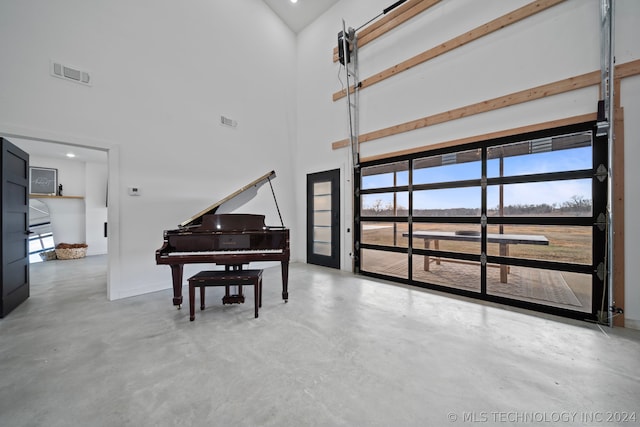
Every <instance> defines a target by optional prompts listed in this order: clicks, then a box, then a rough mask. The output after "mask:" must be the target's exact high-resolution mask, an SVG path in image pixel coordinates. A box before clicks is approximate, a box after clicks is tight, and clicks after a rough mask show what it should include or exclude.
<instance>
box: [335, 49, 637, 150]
mask: <svg viewBox="0 0 640 427" xmlns="http://www.w3.org/2000/svg"><path fill="white" fill-rule="evenodd" d="M638 74H640V59H637V60H635V61H630V62H625V63H624V64H620V65H616V68H615V73H614V76H616V79H615V80H616V81H618V80H619V79H621V78H624V77H630V76H634V75H638ZM596 84H600V71H592V72H590V73H586V74H582V75H580V76H576V77H570V78H568V79H564V80H559V81H557V82H554V83H549V84H546V85H542V86H538V87H535V88H532V89H527V90H523V91H520V92H514V93H511V94H509V95H505V96H500V97H498V98H493V99H490V100H487V101H482V102H478V103H476V104H471V105H467V106H465V107H460V108H457V109H455V110H450V111H445V112H444V113H438V114H434V115H431V116H427V117H423V118H420V119H417V120H412V121H410V122H406V123H402V124H399V125H395V126H391V127H388V128H384V129H380V130H376V131H373V132H369V133H365V134H362V135H360V136H358V141H359V142H360V143H362V142H367V141H373V140H375V139H378V138H383V137H386V136H391V135H396V134H398V133H403V132H408V131H411V130H415V129H420V128H423V127H427V126H432V125H434V124H439V123H444V122H447V121H450V120H456V119H459V118H462V117H467V116H471V115H474V114H479V113H484V112H487V111H493V110H497V109H499V108H504V107H509V106H511V105H516V104H521V103H523V102H527V101H533V100H535V99H540V98H544V97H547V96H551V95H557V94H560V93H564V92H569V91H572V90H576V89H582V88H585V87H588V86H593V85H596ZM348 145H349V140H348V139H342V140H340V141H336V142H333V143H332V144H331V147H332V149H334V150H337V149H339V148H344V147H347V146H348Z"/></svg>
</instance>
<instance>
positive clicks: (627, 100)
mask: <svg viewBox="0 0 640 427" xmlns="http://www.w3.org/2000/svg"><path fill="white" fill-rule="evenodd" d="M391 3H392V2H389V1H387V0H351V1H341V2H339V3H338V4H337V5H336V6H334V7H333V8H332V9H330V10H329V11H328V12H327V13H325V14H324V15H323V16H322V17H321V18H320V19H319V20H317V21H316V22H314V23H313V24H312V25H311V26H309V27H307V28H306V29H305V30H303V32H302V33H301V34H300V35H299V37H298V59H297V61H298V62H297V64H298V86H297V87H298V98H297V99H298V113H297V117H298V138H297V139H298V140H299V141H300V146H299V148H298V149H297V150H296V151H295V163H294V164H295V165H296V166H295V174H296V176H299V177H300V178H302V177H304V176H305V175H306V174H307V173H310V172H318V171H322V170H326V169H332V168H335V167H342V168H343V172H345V173H344V175H343V188H344V189H346V190H348V189H350V187H351V182H350V181H349V179H350V176H349V170H350V166H349V156H350V153H349V150H348V149H340V150H332V149H331V143H332V142H334V141H338V140H342V139H345V138H347V137H348V134H349V133H348V127H347V126H348V120H347V106H346V99H344V98H343V99H341V100H339V101H338V102H335V103H334V102H333V101H332V99H331V96H332V94H333V93H334V92H337V91H339V90H340V89H341V88H342V86H341V83H340V80H339V78H338V75H339V76H340V78H342V80H343V81H344V73H343V72H340V74H339V64H338V63H333V62H332V61H331V58H332V49H333V47H334V46H335V45H336V44H337V33H338V32H339V31H340V30H341V29H342V19H344V20H345V22H346V25H347V27H354V28H356V27H359V26H360V25H362V24H364V23H365V22H367V21H368V20H369V19H370V18H373V17H374V16H376V15H378V14H379V13H380V12H381V11H382V10H383V9H384V8H385V7H387V6H389V5H390V4H391ZM528 3H529V1H528V0H517V1H515V0H514V1H508V2H505V1H502V0H485V1H482V2H478V1H474V0H456V1H447V2H441V3H439V4H438V5H436V6H434V7H433V8H431V9H429V10H428V11H426V12H424V13H422V14H421V15H420V16H418V17H416V18H414V19H412V20H411V21H409V22H407V23H405V24H403V25H402V26H401V27H400V28H397V29H395V30H392V31H391V32H389V33H387V34H386V35H384V36H383V37H381V38H379V39H377V40H376V41H374V42H372V43H370V44H368V45H366V46H364V47H363V48H362V49H360V51H359V65H360V70H359V71H360V77H361V79H364V78H366V77H370V76H372V75H374V74H376V73H378V72H381V71H382V70H384V69H386V68H388V67H391V66H393V65H395V64H397V63H399V62H401V61H403V60H406V59H408V58H410V57H412V56H414V55H416V54H418V53H420V52H423V51H425V50H427V49H429V48H432V47H435V46H437V45H438V44H440V43H443V42H445V41H447V40H449V39H451V38H453V37H456V36H458V35H460V34H463V33H465V32H467V31H469V30H471V29H473V28H475V27H478V26H480V25H482V24H484V23H486V22H488V21H490V20H492V19H495V18H497V17H499V16H501V15H503V14H505V13H508V12H510V11H512V10H514V9H516V8H518V7H521V6H523V5H525V4H528ZM599 4H600V2H599V1H598V0H568V1H566V2H564V3H561V4H559V5H557V6H555V7H553V8H552V9H549V10H547V11H543V12H541V13H539V14H537V15H535V16H533V17H530V18H528V19H526V20H525V21H522V22H519V23H516V24H514V25H512V26H509V27H507V28H504V29H502V30H500V31H498V32H496V33H493V34H491V35H488V36H486V37H484V38H482V39H481V40H477V41H474V42H472V43H469V44H467V45H465V46H463V47H460V48H458V49H456V50H454V51H452V52H449V53H446V54H444V55H441V56H439V57H437V58H435V59H433V60H431V61H428V62H426V63H423V64H421V65H418V66H416V67H414V68H412V69H410V70H409V71H406V72H404V73H402V74H399V75H397V76H395V77H392V78H390V79H387V80H385V81H383V82H381V83H379V84H377V85H375V86H371V87H369V88H367V89H365V90H363V91H362V92H361V94H360V103H359V107H360V133H366V132H371V131H375V130H378V129H381V128H385V127H388V126H392V125H396V124H400V123H403V122H407V121H410V120H414V119H418V118H421V117H425V116H428V115H431V114H436V113H441V112H445V111H447V110H451V109H454V108H457V107H463V106H465V105H469V104H472V103H476V102H480V101H483V100H487V99H491V98H494V97H497V96H501V95H507V94H509V93H512V92H516V91H520V90H524V89H528V88H531V87H534V86H538V85H542V84H545V83H551V82H554V81H558V80H562V79H565V78H568V77H573V76H576V75H580V74H583V73H587V72H591V71H596V70H599V69H600V34H599V28H600V16H599ZM615 5H616V11H617V13H616V35H615V42H616V60H617V63H618V64H621V63H624V62H628V61H631V60H635V59H638V58H640V46H639V45H638V43H637V41H638V40H640V2H637V1H635V0H616V2H615ZM622 88H623V94H622V104H623V106H624V108H625V117H626V121H625V139H626V152H625V154H626V155H625V180H626V183H627V185H626V190H625V199H626V206H625V211H626V218H627V221H626V224H625V234H626V236H625V237H626V239H625V242H626V247H625V265H626V270H625V276H626V284H625V293H626V301H625V314H626V319H627V325H628V326H632V327H638V328H640V284H639V283H638V280H637V277H640V265H639V264H638V263H637V262H636V261H635V260H637V259H638V258H640V224H638V223H637V222H636V221H634V220H633V218H634V217H635V215H634V214H633V212H637V211H638V209H640V206H639V205H638V200H639V198H638V189H637V186H635V185H633V183H634V182H637V181H638V179H639V177H638V174H639V172H638V168H637V167H635V164H636V163H637V162H638V159H640V152H639V151H638V148H637V145H638V144H635V141H636V140H637V139H638V138H639V137H640V128H639V127H638V126H639V125H638V120H637V117H638V114H639V113H640V104H638V99H640V96H639V95H640V77H638V76H635V77H632V78H628V79H625V80H624V82H623V85H622ZM598 98H599V92H598V89H597V88H596V87H593V88H586V89H582V90H578V91H574V92H570V93H566V94H562V95H556V96H552V97H547V98H544V99H540V100H537V101H533V102H528V103H526V104H520V105H517V106H513V107H509V108H504V109H500V110H495V111H492V112H488V113H483V114H478V115H475V116H470V117H466V118H463V119H459V120H454V121H450V122H447V123H442V124H439V125H435V126H430V127H426V128H423V129H419V130H414V131H411V132H407V133H404V134H400V135H396V136H392V137H387V138H382V139H378V140H375V141H371V142H366V143H363V144H362V145H361V155H362V156H363V157H367V156H372V155H377V154H384V153H389V152H395V151H398V150H402V149H408V148H413V147H422V146H427V145H430V144H434V143H438V142H444V141H448V140H453V139H457V138H462V137H466V136H474V135H481V134H484V133H488V132H493V131H500V130H505V129H510V128H515V127H519V126H525V125H529V124H536V123H540V122H545V121H549V120H555V119H561V118H567V117H571V116H576V115H580V114H587V113H593V112H595V111H596V105H597V101H598ZM296 191H297V193H298V194H299V195H300V197H302V195H303V194H304V193H305V191H306V189H305V187H304V182H303V180H302V179H300V180H299V181H298V184H297V185H296ZM343 194H344V193H343ZM351 204H352V201H351V198H350V195H347V196H346V197H343V206H344V212H343V220H346V221H345V222H343V224H344V227H343V233H342V236H343V248H345V250H344V252H343V254H344V256H343V260H342V266H343V269H346V270H350V269H351V260H350V258H349V252H350V248H351V244H352V242H351V234H350V233H347V232H346V229H347V227H350V226H351V224H350V218H351ZM304 214H305V206H303V205H300V206H299V207H298V209H297V211H296V215H297V217H298V218H304ZM296 238H297V240H298V245H301V244H302V242H303V241H304V236H303V235H302V234H298V235H297V236H296Z"/></svg>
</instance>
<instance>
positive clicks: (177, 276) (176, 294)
mask: <svg viewBox="0 0 640 427" xmlns="http://www.w3.org/2000/svg"><path fill="white" fill-rule="evenodd" d="M170 266H171V278H172V279H173V305H175V306H177V307H178V310H179V309H180V308H181V307H182V270H183V266H184V264H171V265H170Z"/></svg>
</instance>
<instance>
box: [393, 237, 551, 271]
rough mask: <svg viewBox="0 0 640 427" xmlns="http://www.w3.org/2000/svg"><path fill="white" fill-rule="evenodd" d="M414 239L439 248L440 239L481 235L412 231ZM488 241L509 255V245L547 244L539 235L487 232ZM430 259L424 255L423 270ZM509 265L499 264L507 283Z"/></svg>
mask: <svg viewBox="0 0 640 427" xmlns="http://www.w3.org/2000/svg"><path fill="white" fill-rule="evenodd" d="M402 236H403V237H409V233H402ZM413 237H414V238H415V239H423V240H424V247H425V249H429V248H430V247H431V242H433V248H434V249H440V240H455V241H461V242H479V241H480V239H481V237H482V236H481V235H480V233H479V232H476V231H466V230H462V231H414V232H413ZM487 242H488V243H498V244H499V245H500V256H509V245H547V246H548V245H549V239H547V238H546V237H545V236H540V235H528V234H495V233H489V234H487ZM435 261H436V264H437V265H440V257H436V259H435ZM430 262H431V259H430V257H429V255H425V256H424V270H425V271H429V263H430ZM508 273H509V267H508V266H506V265H500V281H501V282H502V283H507V274H508Z"/></svg>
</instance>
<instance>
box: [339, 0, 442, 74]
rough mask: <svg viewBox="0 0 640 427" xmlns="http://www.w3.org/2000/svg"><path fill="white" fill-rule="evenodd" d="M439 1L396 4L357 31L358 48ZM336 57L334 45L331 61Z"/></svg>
mask: <svg viewBox="0 0 640 427" xmlns="http://www.w3.org/2000/svg"><path fill="white" fill-rule="evenodd" d="M440 1H441V0H413V1H411V0H409V1H408V2H406V3H405V4H403V5H401V6H398V8H397V9H395V10H393V11H391V12H389V14H388V15H385V16H384V17H382V18H380V19H379V20H377V21H375V22H373V23H372V24H371V25H369V26H367V27H366V28H364V29H363V30H362V31H358V34H357V39H358V48H361V47H362V46H364V45H366V44H368V43H370V42H372V41H373V40H375V39H377V38H378V37H380V36H382V35H383V34H385V33H387V32H389V31H391V30H392V29H394V28H396V27H397V26H399V25H400V24H402V23H404V22H406V21H408V20H409V19H411V18H413V17H415V16H416V15H418V14H420V13H421V12H424V11H425V10H427V9H429V8H430V7H431V6H433V5H436V4H438V3H440ZM338 59H339V58H338V47H334V48H333V62H337V61H338Z"/></svg>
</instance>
